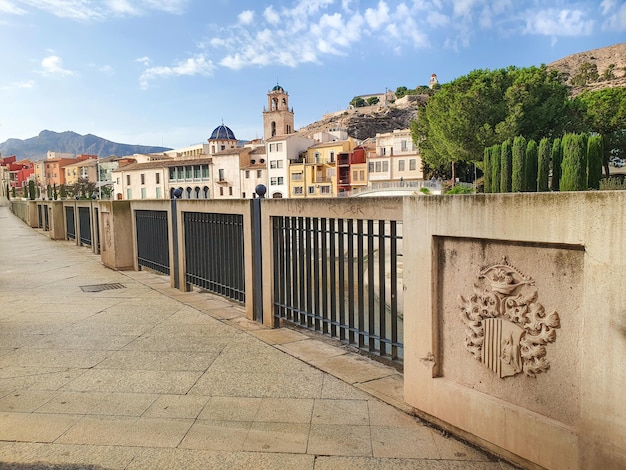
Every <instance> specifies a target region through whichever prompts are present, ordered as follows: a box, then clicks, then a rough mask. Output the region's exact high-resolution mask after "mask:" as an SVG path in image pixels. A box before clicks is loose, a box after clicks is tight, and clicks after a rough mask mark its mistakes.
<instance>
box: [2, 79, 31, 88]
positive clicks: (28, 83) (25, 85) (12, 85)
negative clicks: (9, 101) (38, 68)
mask: <svg viewBox="0 0 626 470" xmlns="http://www.w3.org/2000/svg"><path fill="white" fill-rule="evenodd" d="M34 86H35V81H34V80H27V81H25V82H13V83H9V84H8V85H4V86H1V87H0V90H3V91H11V90H30V89H31V88H33V87H34Z"/></svg>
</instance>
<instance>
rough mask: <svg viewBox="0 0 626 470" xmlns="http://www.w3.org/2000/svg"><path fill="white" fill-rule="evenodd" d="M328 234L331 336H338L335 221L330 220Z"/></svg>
mask: <svg viewBox="0 0 626 470" xmlns="http://www.w3.org/2000/svg"><path fill="white" fill-rule="evenodd" d="M328 224H329V225H328V234H329V240H328V242H329V247H328V250H329V253H330V257H329V268H330V280H329V289H330V311H329V313H328V318H329V320H330V330H329V333H330V336H337V333H338V331H337V276H336V273H337V252H336V249H337V244H336V236H337V231H336V227H335V219H329V221H328Z"/></svg>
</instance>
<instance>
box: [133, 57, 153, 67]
mask: <svg viewBox="0 0 626 470" xmlns="http://www.w3.org/2000/svg"><path fill="white" fill-rule="evenodd" d="M135 62H139V63H140V64H142V65H143V66H144V67H150V65H151V64H152V60H150V57H139V58H138V59H135Z"/></svg>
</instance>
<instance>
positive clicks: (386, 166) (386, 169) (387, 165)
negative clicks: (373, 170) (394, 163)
mask: <svg viewBox="0 0 626 470" xmlns="http://www.w3.org/2000/svg"><path fill="white" fill-rule="evenodd" d="M383 171H389V162H388V161H384V162H383Z"/></svg>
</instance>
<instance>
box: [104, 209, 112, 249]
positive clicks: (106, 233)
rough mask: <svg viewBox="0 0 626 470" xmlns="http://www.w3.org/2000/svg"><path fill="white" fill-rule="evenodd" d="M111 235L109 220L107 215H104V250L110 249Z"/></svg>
mask: <svg viewBox="0 0 626 470" xmlns="http://www.w3.org/2000/svg"><path fill="white" fill-rule="evenodd" d="M112 238H113V236H112V234H111V222H110V220H109V216H108V214H107V215H106V220H105V222H104V250H107V249H109V248H111V246H112V245H113V243H112Z"/></svg>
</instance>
